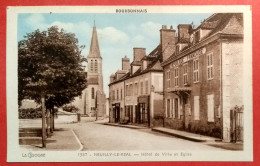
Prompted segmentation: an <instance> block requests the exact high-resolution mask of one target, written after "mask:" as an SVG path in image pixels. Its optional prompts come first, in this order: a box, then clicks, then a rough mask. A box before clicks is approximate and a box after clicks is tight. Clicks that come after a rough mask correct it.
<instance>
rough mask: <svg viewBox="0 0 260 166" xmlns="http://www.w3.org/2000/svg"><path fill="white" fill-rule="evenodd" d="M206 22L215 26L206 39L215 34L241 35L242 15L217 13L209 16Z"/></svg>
mask: <svg viewBox="0 0 260 166" xmlns="http://www.w3.org/2000/svg"><path fill="white" fill-rule="evenodd" d="M206 22H208V24H209V23H214V24H215V25H214V28H213V29H212V31H211V32H210V33H209V34H208V36H206V37H209V36H212V35H214V34H216V33H223V34H243V14H241V13H218V14H215V15H213V16H211V17H210V18H209V19H208V20H206ZM203 24H205V23H202V25H203ZM206 37H205V38H206Z"/></svg>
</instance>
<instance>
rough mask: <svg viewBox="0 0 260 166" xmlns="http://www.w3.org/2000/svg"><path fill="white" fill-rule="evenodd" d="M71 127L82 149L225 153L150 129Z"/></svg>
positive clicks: (83, 124) (91, 124) (98, 125)
mask: <svg viewBox="0 0 260 166" xmlns="http://www.w3.org/2000/svg"><path fill="white" fill-rule="evenodd" d="M68 126H69V127H71V128H73V130H74V131H75V133H76V135H77V136H78V138H79V140H80V141H81V143H82V144H83V150H100V151H103V150H104V151H107V150H194V151H197V150H200V151H201V150H203V151H212V150H213V151H216V150H217V151H221V150H223V149H219V148H214V147H211V146H208V145H205V144H203V143H198V142H191V141H187V140H183V139H179V138H175V137H172V136H168V135H165V134H161V133H157V132H153V131H151V130H150V129H129V128H122V127H114V126H107V125H103V124H101V123H95V122H86V121H82V122H81V123H75V124H70V125H68Z"/></svg>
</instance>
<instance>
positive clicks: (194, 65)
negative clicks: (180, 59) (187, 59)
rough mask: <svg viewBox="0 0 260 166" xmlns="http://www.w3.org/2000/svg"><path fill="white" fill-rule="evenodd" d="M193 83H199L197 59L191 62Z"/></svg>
mask: <svg viewBox="0 0 260 166" xmlns="http://www.w3.org/2000/svg"><path fill="white" fill-rule="evenodd" d="M193 82H199V59H195V60H194V61H193Z"/></svg>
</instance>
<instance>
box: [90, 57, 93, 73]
mask: <svg viewBox="0 0 260 166" xmlns="http://www.w3.org/2000/svg"><path fill="white" fill-rule="evenodd" d="M90 71H91V72H93V60H91V61H90Z"/></svg>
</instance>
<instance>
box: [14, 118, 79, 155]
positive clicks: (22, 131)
mask: <svg viewBox="0 0 260 166" xmlns="http://www.w3.org/2000/svg"><path fill="white" fill-rule="evenodd" d="M25 121H26V120H23V122H24V123H22V125H20V127H19V144H20V148H21V149H24V150H34V151H45V150H46V151H80V150H81V149H82V148H83V146H82V145H81V143H80V141H79V139H78V137H77V136H76V134H75V133H74V131H73V130H72V129H70V128H61V127H56V128H55V130H54V132H53V134H52V136H51V137H50V138H47V139H46V148H42V137H41V126H40V123H37V120H33V121H31V120H28V121H27V123H25ZM38 121H39V120H38Z"/></svg>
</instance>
